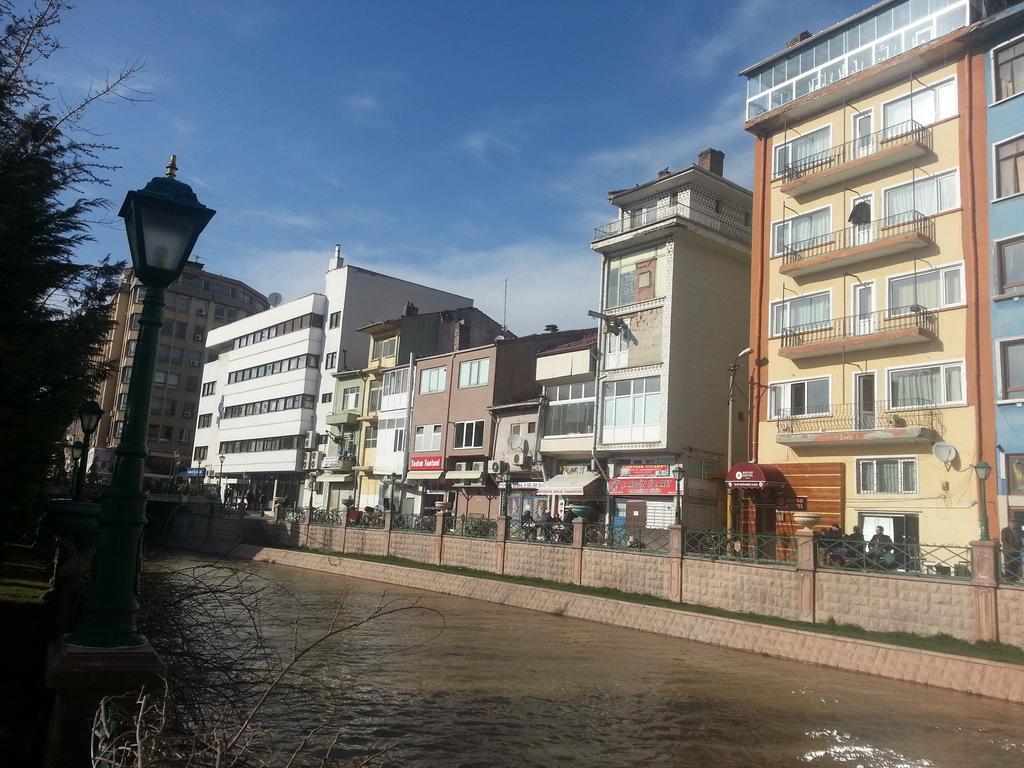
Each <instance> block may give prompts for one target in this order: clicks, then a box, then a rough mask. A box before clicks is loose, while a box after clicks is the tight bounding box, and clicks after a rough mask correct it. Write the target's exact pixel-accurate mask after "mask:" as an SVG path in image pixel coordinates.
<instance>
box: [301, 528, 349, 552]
mask: <svg viewBox="0 0 1024 768" xmlns="http://www.w3.org/2000/svg"><path fill="white" fill-rule="evenodd" d="M344 540H345V531H344V529H342V528H341V527H339V526H337V525H309V526H308V527H307V528H306V546H307V547H308V548H309V549H316V550H319V551H321V552H340V551H341V547H342V542H344Z"/></svg>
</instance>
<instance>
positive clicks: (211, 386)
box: [203, 381, 217, 397]
mask: <svg viewBox="0 0 1024 768" xmlns="http://www.w3.org/2000/svg"><path fill="white" fill-rule="evenodd" d="M216 391H217V382H216V381H207V382H204V383H203V397H206V396H207V395H212V394H213V393H214V392H216Z"/></svg>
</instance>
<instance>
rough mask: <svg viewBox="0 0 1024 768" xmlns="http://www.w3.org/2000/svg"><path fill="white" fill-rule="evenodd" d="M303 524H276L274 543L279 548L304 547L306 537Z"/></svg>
mask: <svg viewBox="0 0 1024 768" xmlns="http://www.w3.org/2000/svg"><path fill="white" fill-rule="evenodd" d="M304 527H305V526H303V525H302V523H286V522H277V523H274V537H273V541H274V543H275V544H276V545H277V546H279V547H304V546H306V537H305V536H304V535H303V534H304V533H305V531H304V530H303V528H304Z"/></svg>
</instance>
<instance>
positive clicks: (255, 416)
mask: <svg viewBox="0 0 1024 768" xmlns="http://www.w3.org/2000/svg"><path fill="white" fill-rule="evenodd" d="M325 288H326V292H325V293H323V294H321V293H313V294H310V295H308V296H303V297H302V298H300V299H296V300H294V301H290V302H288V303H287V304H282V305H280V306H277V307H273V308H271V309H269V310H267V311H266V312H263V313H261V314H259V315H255V316H253V317H249V318H246V319H244V320H240V321H239V322H236V323H231V324H229V325H225V326H222V327H220V328H217V329H215V330H213V331H211V332H210V333H209V335H208V337H207V360H208V361H207V363H206V365H205V367H204V369H203V384H202V390H201V397H200V401H199V410H198V418H197V422H196V442H195V445H196V447H195V450H194V454H193V465H194V466H202V467H206V468H207V470H208V471H210V472H215V473H221V472H223V478H224V479H223V484H224V486H225V489H226V492H227V493H228V494H230V495H234V496H238V495H242V496H245V495H248V494H249V493H250V492H251V493H252V497H251V499H253V500H255V501H256V503H257V504H258V505H259V506H260V507H263V508H265V509H268V510H269V509H270V507H271V503H272V502H273V500H274V499H275V498H276V499H277V500H278V501H279V503H281V504H284V505H292V504H298V505H300V506H305V505H307V504H309V503H310V498H311V495H310V485H309V483H307V482H306V478H307V473H308V471H309V470H311V469H313V468H314V467H311V466H310V464H309V459H310V455H309V453H310V452H309V448H310V447H311V448H313V449H316V448H317V447H318V445H319V447H320V448H321V449H322V448H323V447H324V446H323V443H325V442H326V440H327V416H328V415H329V414H330V413H331V412H332V409H333V404H332V402H331V401H332V399H333V395H334V384H335V380H334V378H333V376H332V374H333V373H335V372H336V371H338V370H345V369H349V370H358V369H361V368H364V367H366V365H367V355H368V348H367V344H366V336H365V334H363V333H360V332H359V331H358V329H359V328H360V327H362V326H364V325H366V324H367V323H369V322H371V321H373V320H375V319H377V318H379V317H381V316H382V315H384V316H388V315H391V316H398V315H400V314H401V313H402V312H403V311H404V310H405V309H406V308H407V305H408V304H410V303H413V304H415V305H416V306H417V307H418V308H420V309H422V310H423V311H425V312H433V311H438V310H442V309H456V308H460V307H469V306H472V304H473V301H472V299H469V298H466V297H464V296H458V295H456V294H452V293H447V292H445V291H439V290H437V289H434V288H429V287H426V286H423V285H417V284H416V283H411V282H408V281H406V280H400V279H398V278H394V277H389V276H387V275H382V274H379V273H377V272H371V271H369V270H366V269H362V268H360V267H355V266H350V265H346V264H345V263H344V260H343V259H342V257H341V253H340V248H338V249H337V250H336V251H335V254H334V256H333V257H332V258H331V260H330V263H329V266H328V271H327V275H326V280H325ZM313 431H315V432H316V433H318V435H317V440H316V441H315V442H314V443H313V444H312V445H311V446H307V441H308V437H307V436H308V435H309V433H310V432H313ZM316 455H318V454H317V453H315V452H314V453H313V456H316ZM221 456H223V457H224V459H223V467H222V466H221V464H222V462H221V459H220V457H221ZM320 502H321V499H320V498H319V497H317V496H315V495H314V496H313V497H312V503H313V505H314V506H316V505H319V504H320Z"/></svg>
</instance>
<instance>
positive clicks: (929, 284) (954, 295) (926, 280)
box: [889, 264, 964, 317]
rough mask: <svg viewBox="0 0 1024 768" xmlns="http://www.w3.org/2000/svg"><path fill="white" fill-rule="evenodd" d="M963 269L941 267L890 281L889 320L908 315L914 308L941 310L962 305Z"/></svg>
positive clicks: (959, 266)
mask: <svg viewBox="0 0 1024 768" xmlns="http://www.w3.org/2000/svg"><path fill="white" fill-rule="evenodd" d="M963 295H964V293H963V265H962V264H956V265H954V266H951V267H940V268H938V269H929V270H925V271H923V272H918V273H917V274H914V275H904V276H903V277H893V278H891V279H890V280H889V317H896V316H899V315H907V314H910V313H911V312H913V311H914V307H924V308H925V309H942V308H944V307H955V306H957V305H959V304H962V303H963Z"/></svg>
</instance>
